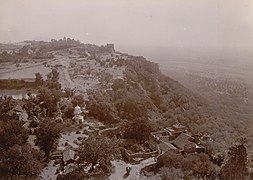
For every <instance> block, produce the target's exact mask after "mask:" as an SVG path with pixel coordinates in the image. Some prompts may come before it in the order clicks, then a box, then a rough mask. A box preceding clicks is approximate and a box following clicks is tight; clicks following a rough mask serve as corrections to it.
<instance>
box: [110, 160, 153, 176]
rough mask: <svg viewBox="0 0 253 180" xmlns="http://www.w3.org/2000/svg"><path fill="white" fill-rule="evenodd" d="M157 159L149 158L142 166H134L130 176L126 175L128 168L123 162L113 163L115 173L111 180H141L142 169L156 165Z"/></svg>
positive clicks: (142, 162)
mask: <svg viewBox="0 0 253 180" xmlns="http://www.w3.org/2000/svg"><path fill="white" fill-rule="evenodd" d="M154 163H156V162H155V158H153V157H152V158H149V159H146V160H143V161H141V162H140V164H136V165H132V170H131V172H130V174H129V175H128V176H127V175H126V166H127V163H125V162H124V161H122V160H115V161H113V162H112V164H113V166H114V170H113V173H112V174H111V175H110V177H109V179H110V180H118V179H126V180H139V179H140V171H141V169H142V168H144V167H146V166H149V165H151V164H154Z"/></svg>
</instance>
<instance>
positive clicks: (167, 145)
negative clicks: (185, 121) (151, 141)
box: [158, 142, 177, 152]
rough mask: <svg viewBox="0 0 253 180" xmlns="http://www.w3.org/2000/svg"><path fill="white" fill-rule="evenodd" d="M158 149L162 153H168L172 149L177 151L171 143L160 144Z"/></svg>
mask: <svg viewBox="0 0 253 180" xmlns="http://www.w3.org/2000/svg"><path fill="white" fill-rule="evenodd" d="M158 147H159V149H160V150H161V151H163V152H167V151H169V150H172V149H177V148H176V147H175V146H173V145H172V144H170V143H165V142H161V143H160V144H158Z"/></svg>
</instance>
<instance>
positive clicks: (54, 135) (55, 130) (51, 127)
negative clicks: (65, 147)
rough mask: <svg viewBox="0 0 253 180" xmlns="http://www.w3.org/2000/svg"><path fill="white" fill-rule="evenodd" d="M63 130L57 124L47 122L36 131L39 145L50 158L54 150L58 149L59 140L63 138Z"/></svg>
mask: <svg viewBox="0 0 253 180" xmlns="http://www.w3.org/2000/svg"><path fill="white" fill-rule="evenodd" d="M60 133H61V129H60V128H59V127H58V126H57V124H56V123H55V122H50V121H45V122H43V123H42V124H41V125H40V128H39V129H38V130H37V131H36V136H37V143H36V144H38V145H39V146H40V147H41V149H42V150H43V151H44V152H45V155H46V156H47V157H48V156H49V154H50V152H51V151H52V150H55V149H56V147H57V143H58V139H59V138H60V136H61V134H60Z"/></svg>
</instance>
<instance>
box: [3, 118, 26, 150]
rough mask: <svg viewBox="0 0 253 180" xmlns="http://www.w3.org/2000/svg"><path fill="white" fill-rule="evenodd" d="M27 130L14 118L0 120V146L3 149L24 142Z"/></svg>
mask: <svg viewBox="0 0 253 180" xmlns="http://www.w3.org/2000/svg"><path fill="white" fill-rule="evenodd" d="M28 134H29V132H28V130H26V129H25V128H23V127H22V123H21V122H20V121H16V120H9V121H1V122H0V148H3V149H5V150H7V149H9V148H10V147H12V146H14V145H15V144H17V145H22V144H24V143H26V141H27V138H28Z"/></svg>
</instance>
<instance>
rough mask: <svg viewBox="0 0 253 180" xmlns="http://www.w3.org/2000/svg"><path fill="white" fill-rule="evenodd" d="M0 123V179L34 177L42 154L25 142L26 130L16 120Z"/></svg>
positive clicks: (39, 165) (37, 172) (39, 166)
mask: <svg viewBox="0 0 253 180" xmlns="http://www.w3.org/2000/svg"><path fill="white" fill-rule="evenodd" d="M0 124H1V125H0V179H33V178H36V177H37V175H38V174H39V172H40V171H41V169H42V163H41V161H42V157H43V156H42V153H41V152H40V151H37V150H35V149H33V148H32V147H31V146H30V145H29V144H27V139H28V134H29V133H28V130H26V129H24V128H23V127H22V123H21V122H19V121H17V120H8V121H0Z"/></svg>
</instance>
